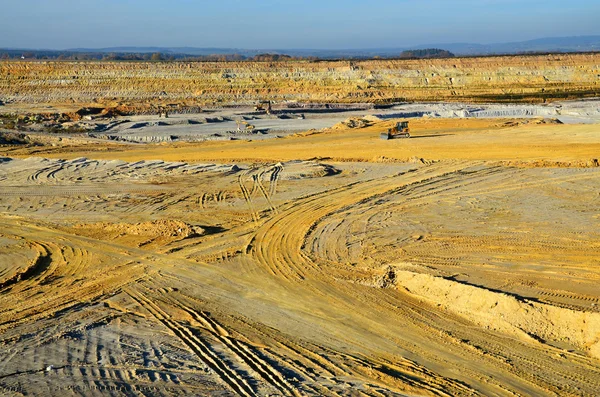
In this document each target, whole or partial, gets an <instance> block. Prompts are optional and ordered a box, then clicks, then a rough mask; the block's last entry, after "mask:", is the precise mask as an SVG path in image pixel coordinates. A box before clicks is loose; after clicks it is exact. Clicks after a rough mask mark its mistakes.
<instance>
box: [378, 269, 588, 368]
mask: <svg viewBox="0 0 600 397" xmlns="http://www.w3.org/2000/svg"><path fill="white" fill-rule="evenodd" d="M392 283H393V284H395V285H396V286H399V287H401V288H403V289H405V290H406V291H408V292H409V293H411V294H414V295H417V296H420V297H422V298H425V299H427V300H429V301H432V302H433V303H434V304H435V305H436V306H438V307H443V308H444V309H445V310H447V311H450V312H453V313H455V314H458V315H460V316H463V317H465V318H467V319H469V320H470V321H473V322H474V323H476V324H478V325H479V326H482V327H485V328H487V329H492V330H495V331H499V332H504V333H508V334H512V335H515V336H517V337H519V338H521V339H524V340H530V339H532V338H533V339H536V340H539V341H542V342H546V341H552V342H559V343H566V344H569V345H571V346H576V347H577V348H579V349H581V350H583V351H587V352H588V354H590V355H591V356H593V357H596V358H600V338H599V335H600V314H599V313H593V312H583V311H575V310H571V309H566V308H562V307H556V306H552V305H547V304H543V303H538V302H532V301H528V300H526V299H523V298H520V297H517V296H512V295H508V294H504V293H501V292H497V291H491V290H487V289H484V288H480V287H476V286H472V285H468V284H464V283H461V282H457V281H454V280H449V279H445V278H442V277H435V276H431V275H428V274H420V273H414V272H410V271H405V270H397V269H391V268H387V269H386V270H385V273H384V275H383V276H382V277H381V280H380V281H379V282H378V283H377V284H378V285H379V286H381V287H389V285H390V284H392Z"/></svg>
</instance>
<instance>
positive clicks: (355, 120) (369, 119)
mask: <svg viewBox="0 0 600 397" xmlns="http://www.w3.org/2000/svg"><path fill="white" fill-rule="evenodd" d="M377 121H380V119H379V117H377V116H365V117H350V118H349V119H346V120H344V121H342V122H339V123H337V124H335V125H334V126H333V127H331V129H332V130H345V129H347V128H365V127H369V126H371V125H373V123H374V122H377Z"/></svg>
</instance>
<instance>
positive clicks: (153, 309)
mask: <svg viewBox="0 0 600 397" xmlns="http://www.w3.org/2000/svg"><path fill="white" fill-rule="evenodd" d="M125 292H126V293H127V294H128V295H129V296H130V297H131V298H132V299H133V300H135V301H136V302H137V303H138V304H139V305H140V306H142V307H143V308H145V309H146V310H148V311H149V312H150V313H151V314H152V316H154V317H155V318H156V319H157V320H158V321H159V322H161V323H162V324H163V325H165V326H166V327H167V328H168V329H169V330H171V332H173V334H174V335H175V336H177V337H178V338H179V339H180V340H181V341H182V342H183V343H184V344H185V345H186V346H188V347H189V348H190V349H191V350H192V351H193V352H194V353H195V354H196V355H197V356H198V358H200V359H201V360H202V361H203V362H204V363H205V364H206V365H207V366H208V367H210V368H211V369H212V370H213V371H214V372H215V373H216V374H217V375H218V376H219V377H220V378H221V379H222V380H223V381H224V382H225V383H226V384H227V385H228V386H229V387H230V388H231V389H232V390H233V391H234V392H235V393H236V394H238V395H240V396H244V397H257V395H256V393H255V392H254V390H252V388H251V387H250V385H249V384H248V382H247V381H246V380H245V379H243V378H242V377H241V376H240V375H238V374H237V373H236V372H235V371H234V370H233V369H231V368H229V367H228V366H227V365H226V364H225V363H224V362H223V361H222V360H221V359H220V358H219V357H218V356H217V354H215V353H214V352H213V351H212V350H211V349H210V348H209V347H208V345H207V344H206V343H204V342H203V341H202V340H200V339H199V338H198V337H196V336H195V335H194V334H193V333H192V332H191V331H190V330H189V329H187V328H186V327H184V326H182V325H180V324H179V323H177V322H176V321H173V320H171V319H170V316H169V315H168V314H167V313H165V312H164V311H163V310H162V309H161V308H160V307H158V306H157V305H156V304H154V303H153V302H152V301H151V300H150V299H148V298H146V297H145V296H144V295H143V294H142V293H141V292H139V291H134V290H132V289H130V288H127V289H125Z"/></svg>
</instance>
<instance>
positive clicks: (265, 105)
mask: <svg viewBox="0 0 600 397" xmlns="http://www.w3.org/2000/svg"><path fill="white" fill-rule="evenodd" d="M254 111H255V112H265V113H267V114H271V101H260V102H259V103H258V104H257V105H256V106H255V107H254Z"/></svg>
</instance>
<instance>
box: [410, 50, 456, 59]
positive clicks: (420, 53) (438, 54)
mask: <svg viewBox="0 0 600 397" xmlns="http://www.w3.org/2000/svg"><path fill="white" fill-rule="evenodd" d="M400 58H454V54H453V53H451V52H450V51H446V50H441V49H439V48H425V49H423V50H408V51H402V53H401V54H400Z"/></svg>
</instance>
